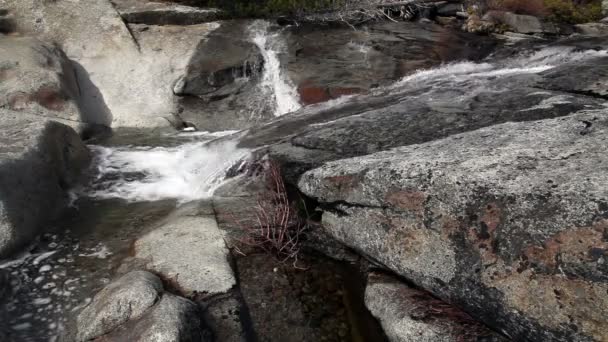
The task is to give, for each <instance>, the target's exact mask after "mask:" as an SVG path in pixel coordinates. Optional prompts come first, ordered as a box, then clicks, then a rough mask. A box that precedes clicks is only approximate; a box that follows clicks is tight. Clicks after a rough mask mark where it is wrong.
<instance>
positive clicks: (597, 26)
mask: <svg viewBox="0 0 608 342" xmlns="http://www.w3.org/2000/svg"><path fill="white" fill-rule="evenodd" d="M575 30H576V32H577V33H580V34H583V35H586V36H595V37H602V36H608V23H586V24H578V25H575Z"/></svg>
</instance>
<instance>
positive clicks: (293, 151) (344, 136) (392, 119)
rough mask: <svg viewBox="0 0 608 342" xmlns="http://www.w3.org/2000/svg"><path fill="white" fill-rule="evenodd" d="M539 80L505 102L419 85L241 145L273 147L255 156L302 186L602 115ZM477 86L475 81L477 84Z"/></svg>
mask: <svg viewBox="0 0 608 342" xmlns="http://www.w3.org/2000/svg"><path fill="white" fill-rule="evenodd" d="M590 63H592V62H590ZM538 79H539V78H538V77H537V76H535V75H519V76H513V77H507V78H505V79H502V81H501V82H503V81H504V82H505V83H501V85H496V86H497V87H499V88H500V89H504V90H506V89H509V91H505V92H501V95H500V96H498V95H497V93H496V92H493V91H489V89H490V88H488V87H485V86H483V87H480V88H475V89H473V88H469V86H470V85H471V84H470V83H468V81H467V82H465V83H462V84H461V85H460V86H458V87H455V88H449V90H447V89H446V88H441V89H442V90H441V91H435V90H432V89H433V88H432V87H433V86H432V85H431V84H427V85H423V84H424V83H420V84H419V83H415V84H416V85H417V88H416V89H414V90H411V91H409V90H408V91H405V92H402V93H399V92H397V93H395V94H392V95H390V94H389V95H378V96H373V97H371V96H358V97H354V98H351V99H349V101H348V102H345V103H334V104H333V105H332V107H330V108H328V107H325V106H323V105H319V106H316V107H315V106H310V107H307V108H304V109H303V110H302V111H300V112H298V113H297V114H294V115H290V116H286V117H284V118H281V119H279V120H275V121H273V122H272V123H270V124H267V125H265V126H262V127H259V128H254V129H251V130H250V131H249V132H248V134H247V135H245V137H244V138H243V139H242V140H241V143H240V144H241V146H243V147H256V146H264V145H268V146H267V147H263V148H260V149H259V150H258V151H257V152H256V153H257V154H259V156H263V155H266V154H269V155H270V157H271V158H273V159H275V160H277V161H278V162H280V163H281V164H282V165H283V168H284V175H285V176H286V177H287V179H288V180H289V181H292V182H296V181H297V179H298V177H299V175H300V174H301V173H303V172H304V171H306V170H308V169H310V168H313V167H316V166H319V165H321V164H322V163H323V162H326V161H329V160H336V159H341V158H344V157H348V156H358V155H364V154H369V153H374V152H377V151H382V150H386V149H390V148H392V147H396V146H403V145H409V144H418V143H423V142H428V141H432V140H435V139H439V138H443V137H446V136H449V135H451V134H457V133H462V132H466V131H471V130H475V129H478V128H481V127H486V126H490V125H493V124H497V123H503V122H507V121H533V120H540V119H543V118H552V117H557V116H564V115H568V114H571V113H573V112H576V111H578V110H581V109H584V108H600V107H602V102H603V100H602V99H599V100H596V99H593V98H591V97H585V96H578V95H576V94H568V93H561V92H552V91H540V90H539V89H538V88H532V87H531V86H533V85H536V81H537V80H538ZM479 81H481V80H480V78H479V77H476V79H475V84H478V83H477V82H479ZM526 84H528V85H529V86H526ZM514 85H517V86H516V87H514ZM429 90H430V91H429ZM563 96H566V97H563ZM455 98H457V99H458V101H454V99H455ZM587 106H591V107H587Z"/></svg>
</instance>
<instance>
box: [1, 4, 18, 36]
mask: <svg viewBox="0 0 608 342" xmlns="http://www.w3.org/2000/svg"><path fill="white" fill-rule="evenodd" d="M13 31H15V21H14V20H13V17H12V16H11V15H10V13H9V11H7V10H4V9H0V33H4V34H7V33H11V32H13Z"/></svg>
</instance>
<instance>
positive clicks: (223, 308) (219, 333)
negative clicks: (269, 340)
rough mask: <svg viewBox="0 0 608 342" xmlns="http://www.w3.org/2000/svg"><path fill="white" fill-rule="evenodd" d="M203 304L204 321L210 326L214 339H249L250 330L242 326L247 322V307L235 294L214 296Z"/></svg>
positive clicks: (232, 341) (235, 341) (233, 341)
mask: <svg viewBox="0 0 608 342" xmlns="http://www.w3.org/2000/svg"><path fill="white" fill-rule="evenodd" d="M204 306H205V309H204V317H205V322H206V323H207V325H208V326H209V327H210V328H211V331H212V333H213V338H214V341H230V342H237V341H249V340H250V338H251V335H252V332H251V331H247V330H245V328H244V325H246V324H248V323H249V322H248V318H249V317H248V315H247V308H246V307H245V306H244V305H242V303H241V302H240V301H239V300H238V299H237V295H236V294H234V293H230V294H228V295H223V296H218V297H214V298H212V299H211V300H210V301H209V302H207V303H205V305H204ZM244 321H247V322H244ZM248 338H249V339H248Z"/></svg>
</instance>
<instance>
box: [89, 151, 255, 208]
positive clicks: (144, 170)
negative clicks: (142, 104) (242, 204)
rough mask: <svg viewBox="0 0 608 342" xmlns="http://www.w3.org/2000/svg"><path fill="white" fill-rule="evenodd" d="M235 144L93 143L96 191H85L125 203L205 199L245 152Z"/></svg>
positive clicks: (98, 196) (245, 155)
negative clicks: (124, 201) (142, 145)
mask: <svg viewBox="0 0 608 342" xmlns="http://www.w3.org/2000/svg"><path fill="white" fill-rule="evenodd" d="M236 144H237V143H236V142H235V141H223V142H217V141H216V142H213V143H207V142H196V143H187V144H183V145H180V146H177V147H111V148H110V147H101V146H91V149H92V150H93V151H94V153H95V154H96V162H97V168H98V180H97V181H96V182H94V184H93V186H94V188H95V190H89V191H87V195H89V196H90V197H94V198H122V199H125V200H128V201H155V200H162V199H177V200H179V201H182V202H186V201H191V200H196V199H203V198H208V197H210V196H211V195H212V194H213V191H214V190H215V188H216V187H217V186H219V185H220V184H221V182H222V181H223V179H224V177H225V174H226V171H227V170H228V169H229V168H230V167H231V166H232V165H234V164H235V163H237V162H239V161H240V160H242V159H244V158H246V157H247V156H248V154H249V152H248V151H247V150H244V149H239V148H237V147H236ZM126 174H130V175H126ZM109 176H110V177H109Z"/></svg>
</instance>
